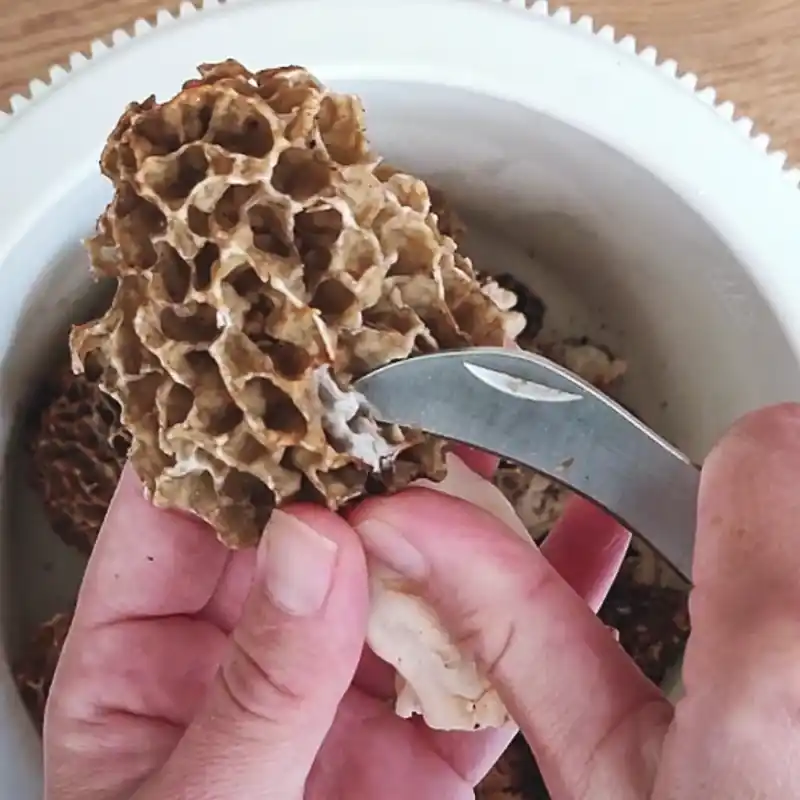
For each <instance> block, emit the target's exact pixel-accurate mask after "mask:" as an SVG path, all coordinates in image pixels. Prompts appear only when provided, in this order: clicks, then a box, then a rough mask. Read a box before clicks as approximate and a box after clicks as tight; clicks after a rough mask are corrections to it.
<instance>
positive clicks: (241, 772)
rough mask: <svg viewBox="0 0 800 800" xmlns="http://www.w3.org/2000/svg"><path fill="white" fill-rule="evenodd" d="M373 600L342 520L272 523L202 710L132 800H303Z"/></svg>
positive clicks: (302, 517) (276, 518)
mask: <svg viewBox="0 0 800 800" xmlns="http://www.w3.org/2000/svg"><path fill="white" fill-rule="evenodd" d="M368 599H369V591H368V583H367V573H366V565H365V559H364V554H363V550H362V548H361V544H360V542H359V540H358V538H357V536H356V534H355V533H354V531H353V530H352V529H351V528H350V527H349V526H348V525H347V523H346V522H344V520H342V519H341V518H339V517H337V516H335V515H334V514H332V513H330V512H327V511H324V510H323V509H316V508H309V507H297V508H295V509H294V510H293V513H292V514H291V515H290V514H287V513H284V512H280V511H276V512H274V514H273V516H272V519H271V520H270V523H269V525H268V526H267V529H266V531H265V534H264V537H263V539H262V542H261V544H260V545H259V550H258V554H257V560H256V570H255V578H254V581H253V586H252V588H251V591H250V595H249V597H248V599H247V601H246V603H245V608H244V613H243V615H242V619H241V622H240V623H239V625H238V627H237V628H236V630H235V631H234V633H233V635H232V637H231V646H230V650H229V653H228V654H227V657H226V658H225V659H224V661H223V663H222V665H221V667H220V670H219V673H218V675H217V677H216V678H215V680H214V682H213V683H212V685H211V687H210V689H209V693H208V696H207V700H206V703H205V706H204V707H203V708H202V709H201V710H200V712H199V713H198V715H197V717H196V718H195V719H194V721H193V722H192V724H191V725H190V726H189V728H188V729H187V731H186V733H185V735H184V736H183V738H182V739H181V741H180V743H179V744H178V746H177V748H176V749H175V751H174V752H173V754H172V756H171V757H170V759H169V761H168V762H167V763H166V764H165V766H164V767H163V769H162V770H161V771H160V772H159V773H158V774H157V775H156V776H155V778H154V779H153V780H152V781H151V782H149V783H148V784H147V786H146V787H145V789H144V790H143V791H142V792H141V793H140V794H139V795H137V796H136V797H137V800H156V799H157V800H164V799H165V798H169V800H183V799H184V798H192V800H223V798H224V799H225V800H227V798H230V797H237V798H243V800H246V799H247V798H258V799H259V800H271V799H272V798H280V800H289V799H290V798H299V797H301V796H302V793H303V787H304V785H305V782H306V779H307V778H308V774H309V772H310V770H311V767H312V764H313V763H314V759H315V757H316V755H317V752H318V751H319V749H320V747H321V745H322V743H323V741H324V739H325V736H326V735H327V733H328V730H329V729H330V727H331V724H332V723H333V719H334V716H335V714H336V711H337V708H338V706H339V703H340V702H341V700H342V697H343V696H344V693H345V692H346V691H347V689H348V687H349V686H350V683H351V681H352V679H353V675H354V673H355V670H356V666H357V664H358V660H359V657H360V655H361V651H362V648H363V643H364V638H365V631H366V621H367V608H368Z"/></svg>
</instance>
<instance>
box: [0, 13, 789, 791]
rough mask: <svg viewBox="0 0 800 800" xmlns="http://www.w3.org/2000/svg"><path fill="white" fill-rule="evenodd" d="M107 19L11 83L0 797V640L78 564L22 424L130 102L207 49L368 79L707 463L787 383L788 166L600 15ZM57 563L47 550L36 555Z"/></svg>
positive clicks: (505, 264) (163, 90)
mask: <svg viewBox="0 0 800 800" xmlns="http://www.w3.org/2000/svg"><path fill="white" fill-rule="evenodd" d="M182 17H183V18H182V20H181V21H180V22H177V23H176V22H175V21H174V20H173V19H172V18H171V17H170V16H169V15H162V16H161V18H160V24H159V25H158V27H157V29H155V30H151V29H150V28H149V26H148V25H147V24H144V23H142V24H140V25H138V26H137V34H138V35H137V36H136V38H134V39H133V41H128V37H127V36H126V35H125V34H122V33H118V34H115V36H114V42H115V47H114V48H113V49H112V50H110V51H107V49H106V48H105V47H104V46H103V45H99V44H98V45H96V46H95V47H94V48H93V59H92V61H91V62H89V63H87V62H86V61H85V59H83V58H82V57H75V58H74V59H73V61H72V64H71V67H72V74H71V75H67V74H66V73H65V72H64V71H63V70H58V69H56V70H54V71H53V75H52V77H53V86H52V87H50V88H49V87H47V86H45V85H44V84H39V83H37V84H35V85H33V86H32V95H33V99H32V101H30V102H29V101H27V100H26V99H24V98H16V99H15V101H14V109H15V113H14V115H13V117H11V118H9V119H6V120H5V124H4V126H3V127H2V130H0V156H1V157H2V163H3V164H4V168H5V170H6V182H5V186H6V191H5V192H4V193H3V194H2V196H0V264H1V266H0V298H2V300H0V303H2V313H1V314H0V387H2V391H1V392H0V446H2V449H3V455H4V462H3V463H4V469H3V470H2V472H0V480H2V502H3V508H2V520H3V523H2V524H3V528H2V536H0V544H1V545H2V547H1V548H0V555H1V556H2V562H3V563H2V568H3V571H2V586H0V589H2V608H0V612H1V616H0V619H2V634H3V636H2V641H3V649H0V796H2V797H8V798H12V797H13V798H15V800H33V798H38V797H40V796H41V771H40V749H39V747H40V746H39V742H38V739H37V737H36V735H35V733H34V730H33V728H32V726H31V725H30V724H29V723H28V720H27V718H26V717H25V715H24V713H23V710H22V707H21V704H20V703H19V701H18V699H17V696H16V692H15V690H14V688H13V686H12V684H11V682H10V679H9V676H8V671H7V665H6V659H5V657H4V656H3V651H4V650H5V652H13V650H14V648H15V647H17V646H18V645H19V642H20V641H21V637H23V636H24V635H26V634H29V633H30V632H31V630H32V628H33V626H34V625H35V624H36V623H38V622H41V621H42V620H43V619H44V618H45V617H47V616H48V615H49V614H51V613H53V612H56V611H59V610H62V609H64V608H65V607H67V606H68V604H69V603H70V602H71V601H72V599H73V597H74V593H75V589H76V585H77V581H78V578H79V575H80V571H81V566H82V565H81V562H80V559H78V558H77V557H76V556H75V555H74V554H73V553H71V552H69V551H67V550H66V549H65V548H63V547H62V546H61V545H60V543H58V542H57V541H56V540H55V537H54V535H53V534H52V533H51V532H50V531H49V530H48V529H47V526H46V524H45V523H44V521H43V518H42V515H41V509H40V508H39V507H38V505H37V503H36V501H35V498H32V497H31V496H30V494H29V492H28V491H27V490H26V489H25V487H24V483H23V478H22V476H21V474H20V473H21V470H20V469H19V463H20V456H19V451H18V449H15V448H16V445H15V443H14V431H15V425H16V423H17V421H18V420H19V418H20V413H21V411H22V409H23V408H24V406H25V403H26V400H27V399H28V397H29V393H30V391H31V388H32V387H33V386H34V385H35V382H36V380H37V377H38V376H39V375H40V374H41V372H42V370H43V369H46V365H47V360H48V355H49V354H50V353H51V352H52V345H53V343H54V342H56V341H58V339H57V337H63V336H64V335H65V333H66V330H67V328H68V325H69V322H70V320H71V319H72V318H73V317H74V315H75V314H76V308H77V307H78V306H80V305H81V303H83V302H85V298H86V296H87V291H88V290H89V281H88V278H87V272H86V259H85V257H84V255H83V253H82V250H81V247H80V245H79V240H80V238H81V237H82V236H84V235H86V234H87V233H89V231H90V230H91V229H92V226H93V224H94V221H95V219H96V217H97V215H98V213H99V212H100V210H101V209H102V207H103V205H104V203H105V202H106V201H107V199H108V197H109V187H108V186H107V185H106V183H105V182H104V181H103V180H102V179H101V177H100V175H99V172H98V169H97V158H98V154H99V151H100V148H101V147H102V145H103V143H104V141H105V137H106V135H107V134H108V132H109V131H110V130H111V127H112V126H113V124H114V123H115V121H116V119H117V117H118V115H119V113H120V111H121V109H122V107H123V105H124V104H125V103H126V102H127V101H129V100H132V99H142V98H144V97H145V96H147V95H148V94H150V93H151V92H156V93H157V94H158V95H159V96H160V97H163V96H165V95H166V94H168V93H170V92H173V91H175V90H176V89H177V88H178V87H179V85H180V83H181V82H182V81H183V80H184V79H185V78H187V77H189V76H191V75H192V74H193V70H194V67H195V65H196V64H197V63H200V62H203V61H214V60H220V59H223V58H226V57H229V56H232V57H236V58H237V59H239V60H240V61H242V62H244V63H245V64H247V65H249V66H252V67H254V68H261V67H266V66H271V65H277V64H283V63H299V64H303V65H305V66H308V67H309V68H311V69H312V70H313V71H315V72H317V73H318V74H319V75H320V77H322V78H323V79H324V80H326V81H327V82H329V83H331V84H333V85H334V86H336V87H338V88H340V89H345V90H352V91H355V92H357V93H359V94H360V95H361V96H362V98H363V99H364V102H365V104H366V108H367V113H368V123H369V131H370V134H371V138H372V139H373V141H374V143H375V145H376V146H377V149H378V150H379V151H380V152H382V153H384V154H385V155H386V156H387V157H389V158H390V159H391V160H392V161H393V162H395V163H398V164H400V165H402V166H404V167H406V168H408V169H410V170H411V171H414V172H416V173H418V174H420V175H423V176H425V177H429V178H432V179H433V180H435V182H436V183H438V184H439V185H440V186H441V187H442V188H444V189H445V190H447V192H448V193H449V195H450V196H451V198H452V199H453V201H454V202H455V204H456V205H457V206H458V207H460V208H461V209H463V210H464V211H465V212H467V213H466V216H467V218H468V220H469V221H470V222H471V223H472V230H473V241H472V242H471V249H472V251H473V254H474V255H475V258H476V261H477V262H478V264H479V266H481V267H483V268H491V269H497V270H503V271H506V270H509V269H511V270H513V271H514V272H516V273H517V274H518V275H519V276H521V277H523V278H524V279H526V280H528V281H530V282H531V284H532V285H533V286H535V287H536V288H537V289H538V290H539V291H541V292H542V293H543V295H544V297H545V299H546V300H547V301H548V303H549V306H550V309H551V320H552V324H553V325H554V326H555V327H556V329H558V330H560V331H562V332H569V333H576V334H589V335H591V336H592V337H593V338H595V339H596V340H599V341H601V342H605V343H607V344H608V345H610V346H611V347H612V348H613V349H614V350H615V351H616V352H617V353H618V354H620V355H622V356H624V357H625V358H627V359H628V361H629V362H630V377H629V379H628V382H627V386H626V388H625V395H626V396H625V397H624V398H623V399H624V400H626V401H627V402H628V403H629V404H630V405H631V406H633V407H634V408H635V409H636V410H637V411H638V413H639V414H640V415H641V416H642V417H643V418H644V419H645V420H646V421H648V422H649V423H650V424H652V425H653V426H654V427H655V428H656V429H658V430H659V432H661V433H662V434H663V435H665V436H666V437H668V438H670V439H672V440H673V441H674V442H675V443H676V444H677V445H678V446H679V447H681V448H683V449H684V450H685V451H687V452H688V453H689V454H690V455H691V456H693V457H694V458H695V459H701V458H702V457H703V455H704V454H705V452H706V451H707V449H708V447H709V446H710V445H711V444H712V442H713V441H714V440H715V438H716V437H717V436H718V435H719V434H720V433H721V432H722V431H723V430H724V429H725V427H726V426H727V425H728V424H729V423H730V422H731V421H732V420H733V419H734V418H736V417H737V416H738V415H740V414H741V413H743V412H745V411H747V410H749V409H751V408H753V407H756V406H759V405H762V404H766V403H770V402H773V401H778V400H783V399H794V398H797V397H798V396H800V369H798V359H799V358H800V270H798V262H800V224H798V221H800V193H798V190H797V175H796V174H795V173H792V172H787V171H785V170H783V168H782V157H781V156H780V154H777V155H772V156H768V155H767V154H766V150H767V142H766V141H765V139H764V138H763V137H762V138H759V139H755V140H754V139H751V138H750V136H749V133H748V131H749V127H750V125H749V123H748V121H747V120H744V121H740V122H739V123H738V124H734V123H732V122H731V121H730V120H731V116H732V109H731V108H730V107H729V106H728V105H723V106H716V105H715V101H714V97H713V92H712V93H709V92H708V91H707V92H705V93H702V94H701V95H697V94H695V92H694V91H693V89H694V85H695V84H696V79H695V78H694V76H691V75H686V76H683V77H681V78H679V77H678V76H677V74H676V68H675V65H674V63H671V62H666V63H664V64H660V65H657V58H656V55H655V53H654V52H653V51H652V50H645V51H643V52H642V53H640V54H637V49H636V45H635V43H634V42H633V41H632V40H630V39H626V40H623V41H622V42H615V36H614V33H613V31H611V30H610V29H604V30H602V31H600V32H599V34H594V33H593V32H592V23H591V21H590V20H586V19H583V20H580V21H578V23H577V24H574V25H573V24H571V23H570V19H569V14H568V13H567V12H565V11H560V12H558V13H557V14H556V15H555V16H554V17H550V16H548V14H547V9H546V7H545V6H543V5H542V4H536V5H535V6H534V8H533V9H532V10H526V9H525V8H524V7H522V6H521V5H519V6H515V5H505V4H502V3H500V2H495V1H494V0H404V2H403V3H397V2H392V0H350V1H349V2H346V1H345V0H338V1H337V0H270V1H269V2H244V1H242V2H238V3H233V4H228V5H226V6H223V7H219V8H217V7H214V8H208V9H207V10H206V11H204V12H203V13H199V14H198V13H194V11H193V9H192V8H191V7H190V6H188V4H187V6H186V7H185V8H184V9H183V10H182ZM53 565H55V568H52V567H53Z"/></svg>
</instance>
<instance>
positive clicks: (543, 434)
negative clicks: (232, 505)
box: [354, 347, 700, 582]
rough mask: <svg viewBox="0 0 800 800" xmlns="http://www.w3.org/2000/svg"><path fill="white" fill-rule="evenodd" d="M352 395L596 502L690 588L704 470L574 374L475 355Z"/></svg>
mask: <svg viewBox="0 0 800 800" xmlns="http://www.w3.org/2000/svg"><path fill="white" fill-rule="evenodd" d="M354 388H355V389H356V391H358V392H359V393H361V394H362V395H363V396H364V398H365V399H366V401H367V403H368V405H369V406H370V408H371V410H372V412H373V414H374V416H375V418H376V419H378V420H381V421H383V422H391V423H396V424H398V425H402V426H407V427H412V428H416V429H418V430H423V431H426V432H428V433H431V434H434V435H437V436H441V437H444V438H446V439H450V440H453V441H456V442H462V443H464V444H468V445H471V446H473V447H476V448H479V449H481V450H485V451H488V452H490V453H494V454H495V455H498V456H501V457H502V458H505V459H508V460H509V461H513V462H516V463H517V464H521V465H523V466H526V467H531V468H533V469H535V470H537V471H538V472H541V473H543V474H545V475H547V476H548V477H550V478H552V479H554V480H556V481H558V482H559V483H561V484H564V485H565V486H567V487H569V488H570V489H572V490H574V491H576V492H578V493H579V494H581V495H583V496H584V497H586V498H587V499H588V500H591V501H593V502H595V503H597V504H599V505H600V506H601V507H602V508H603V509H605V510H606V511H607V512H608V513H610V514H611V515H613V516H614V517H615V518H616V519H617V520H618V521H619V522H620V523H621V524H622V525H624V526H625V527H626V528H627V529H628V530H629V531H631V533H633V534H634V535H636V536H639V537H641V538H642V539H643V540H644V541H645V542H646V543H647V544H649V545H650V546H651V547H652V548H653V549H654V550H656V552H658V553H659V554H660V555H661V556H662V557H663V558H664V559H666V561H668V562H669V563H670V564H671V565H672V566H673V567H674V568H675V569H676V570H677V571H678V573H680V575H681V576H682V577H683V578H684V579H685V580H687V581H689V582H691V568H692V554H693V550H694V536H695V523H696V517H697V495H698V488H699V481H700V471H699V469H698V468H697V467H696V466H694V465H693V464H692V463H691V461H690V460H689V459H688V458H687V457H686V456H684V455H683V454H682V453H681V452H679V451H678V450H676V449H675V448H674V447H673V446H672V445H671V444H669V442H666V441H665V440H664V439H662V438H661V437H660V436H658V435H657V434H655V433H654V432H653V431H652V430H650V429H649V428H648V427H647V426H645V425H644V424H643V423H642V422H641V421H639V420H638V419H636V417H634V416H633V415H632V414H630V413H629V412H628V411H626V410H625V409H624V408H622V406H620V405H619V404H618V403H615V402H614V401H613V400H611V399H610V398H609V397H607V396H606V395H605V394H603V393H602V392H601V391H599V390H598V389H596V388H594V387H593V386H591V385H590V384H588V383H587V382H586V381H584V380H582V379H581V378H579V377H578V376H576V375H574V374H573V373H572V372H570V371H569V370H566V369H564V368H563V367H560V366H558V365H557V364H555V363H553V362H552V361H550V360H549V359H546V358H544V357H542V356H539V355H535V354H533V353H528V352H524V351H516V350H506V349H503V348H480V347H479V348H469V349H466V350H450V351H445V352H441V353H433V354H430V355H423V356H417V357H415V358H410V359H407V360H405V361H397V362H394V363H391V364H389V365H387V366H385V367H381V368H379V369H377V370H375V371H374V372H371V373H369V374H367V375H365V376H364V377H362V378H360V379H359V380H358V381H356V383H355V386H354Z"/></svg>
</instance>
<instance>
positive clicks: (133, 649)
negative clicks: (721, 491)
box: [44, 453, 628, 800]
mask: <svg viewBox="0 0 800 800" xmlns="http://www.w3.org/2000/svg"><path fill="white" fill-rule="evenodd" d="M467 457H469V458H470V460H471V463H472V466H473V467H474V468H475V469H478V470H486V469H488V468H490V466H491V461H487V459H486V458H485V457H483V456H481V455H478V454H474V453H472V454H467ZM456 483H457V484H458V485H457V486H453V485H452V481H450V489H451V490H452V491H457V492H458V493H460V494H462V495H467V496H469V497H470V498H471V500H472V501H473V502H474V503H476V504H477V505H479V506H481V505H482V506H484V507H486V506H490V505H496V501H497V490H496V489H494V488H493V487H491V485H490V484H488V483H487V482H486V481H485V480H483V479H481V478H479V477H478V476H477V475H476V474H475V473H472V472H469V471H466V470H461V471H460V477H459V478H458V479H457V481H456ZM445 488H447V486H445ZM437 498H439V499H440V500H441V501H442V503H443V505H442V506H441V507H440V506H438V505H437ZM449 507H450V506H449V504H448V503H447V502H446V498H444V497H443V496H441V495H438V494H437V495H435V496H433V497H429V496H428V494H427V493H426V494H425V499H424V502H423V503H422V505H421V506H420V508H417V507H416V506H415V504H414V503H413V502H410V503H407V504H403V506H402V508H399V509H397V511H398V513H397V514H396V515H395V521H396V522H399V524H401V525H402V526H404V527H405V528H407V529H409V530H411V529H412V528H413V527H414V526H416V525H417V524H419V522H420V519H419V514H420V511H423V512H424V513H425V514H427V515H429V516H428V517H427V518H426V520H425V525H426V526H428V527H435V528H437V529H442V530H445V529H447V528H448V527H449V525H450V524H451V523H450V521H449V519H448V518H447V514H448V513H449ZM459 507H460V506H459ZM462 511H463V510H462ZM587 515H588V516H587ZM492 519H493V520H494V518H492ZM580 522H581V523H582V524H581V525H580V527H579V528H578V529H576V528H575V526H574V525H570V523H569V521H567V523H566V524H562V525H561V526H559V528H558V529H557V530H556V531H555V532H554V534H553V540H552V541H553V542H554V543H555V544H556V545H557V544H558V542H561V545H559V547H558V548H556V549H557V550H558V552H554V553H553V563H554V565H555V567H556V568H557V569H560V570H562V571H563V572H564V574H565V576H566V577H567V579H568V580H569V581H570V582H571V584H572V585H573V587H574V588H575V589H576V591H577V592H578V593H579V594H580V595H581V596H582V597H584V598H585V600H586V602H588V603H589V605H591V607H592V608H595V609H596V608H597V607H598V606H599V604H600V603H601V602H602V600H603V598H604V596H605V593H606V591H607V590H608V587H609V586H610V583H611V580H612V579H613V576H614V575H615V574H616V572H617V569H618V567H619V565H620V563H621V560H622V556H623V553H624V550H625V548H626V546H627V543H628V535H627V533H625V532H624V531H622V530H621V529H620V528H619V527H618V526H616V525H615V524H614V523H612V522H610V521H609V520H608V519H607V518H606V517H604V516H602V515H599V514H597V513H596V512H593V510H587V508H586V507H584V511H583V512H581V520H580ZM583 523H587V524H583ZM492 524H494V525H496V522H494V521H493V522H492ZM473 527H474V526H473ZM437 535H438V534H437ZM448 535H449V534H448ZM559 548H560V549H559ZM530 549H531V550H532V549H533V548H530ZM257 562H258V564H257ZM331 570H332V575H331V576H330V578H331V579H330V581H329V580H328V576H327V573H329V571H331ZM270 578H274V579H277V584H276V583H275V580H270ZM328 585H330V591H329V592H327V593H326V591H325V587H327V586H328ZM367 603H368V589H367V572H366V566H365V559H364V553H363V550H362V546H361V543H360V541H359V539H358V537H357V536H356V534H355V533H354V531H353V530H352V529H351V528H350V526H349V525H348V524H347V523H345V522H344V520H342V519H341V518H340V517H337V516H335V515H334V514H331V513H328V512H326V511H324V510H322V509H319V508H310V507H297V508H294V509H293V510H292V513H291V514H287V513H280V512H278V513H276V514H275V516H274V518H273V520H272V522H271V524H270V526H269V527H268V531H267V534H266V535H265V537H264V540H263V542H262V545H261V547H260V548H259V551H258V553H257V554H256V552H254V551H244V552H236V553H231V552H229V551H227V550H225V549H224V547H223V546H222V545H220V544H219V543H218V542H217V541H216V540H215V538H214V536H213V534H212V533H211V532H210V531H209V530H208V529H207V528H206V526H205V525H203V524H202V523H199V522H197V521H195V520H193V519H190V518H188V517H185V516H181V515H175V514H169V513H166V512H163V511H159V510H157V509H155V508H153V507H152V506H151V505H150V504H149V503H147V502H146V501H145V500H144V498H143V497H142V494H141V486H140V485H139V483H138V481H137V480H136V478H135V477H134V475H133V474H132V472H131V471H130V470H127V469H126V471H125V473H124V475H123V478H122V481H121V483H120V486H119V489H118V491H117V494H116V496H115V498H114V501H113V503H112V506H111V508H110V510H109V513H108V517H107V520H106V523H105V525H104V528H103V531H102V533H101V535H100V538H99V540H98V543H97V545H96V548H95V551H94V553H93V555H92V558H91V561H90V564H89V567H88V570H87V573H86V577H85V579H84V584H83V586H82V589H81V594H80V598H79V603H78V608H77V610H76V614H75V618H74V622H73V625H72V628H71V631H70V635H69V637H68V640H67V643H66V646H65V648H64V652H63V654H62V658H61V661H60V663H59V667H58V671H57V674H56V677H55V681H54V685H53V689H52V692H51V695H50V702H49V704H48V708H47V715H46V720H45V733H44V738H45V767H46V769H45V772H46V797H47V800H72V799H73V798H80V799H81V800H112V798H113V800H130V799H131V798H135V800H180V798H192V800H216V799H217V798H219V799H220V800H221V799H223V798H224V800H227V799H228V798H230V797H236V798H242V799H243V800H247V798H258V799H259V800H269V799H270V798H280V800H288V799H292V800H294V799H295V798H297V799H299V798H301V797H304V798H306V800H332V798H339V797H347V798H362V797H381V798H382V800H400V798H403V799H405V798H408V797H411V796H414V797H416V798H419V800H428V799H429V798H430V799H431V800H433V798H435V799H436V800H457V799H460V798H471V797H472V796H473V795H472V787H473V786H474V785H475V784H476V783H478V781H479V780H480V779H481V778H482V777H483V776H484V775H485V773H486V772H487V771H488V769H489V768H490V767H491V765H492V764H493V763H494V761H495V760H496V759H497V757H498V756H499V755H500V753H501V752H502V750H503V749H504V748H505V746H506V745H507V743H508V741H509V740H510V738H511V737H512V736H513V735H514V733H515V729H513V730H512V729H511V728H508V729H504V730H495V731H482V732H479V733H475V734H473V733H444V732H438V731H431V730H429V729H428V728H427V727H426V726H425V725H424V724H422V723H421V721H420V720H419V719H414V720H403V719H400V718H399V717H397V716H396V715H395V714H394V712H393V710H392V708H391V703H390V702H389V701H390V699H391V695H392V692H393V674H392V672H391V670H389V668H388V667H387V665H385V664H383V663H382V662H379V661H378V660H377V659H376V658H375V657H374V656H372V655H371V653H370V652H369V651H368V650H367V651H364V650H363V642H364V637H365V630H366V618H367ZM287 612H288V613H287Z"/></svg>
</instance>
